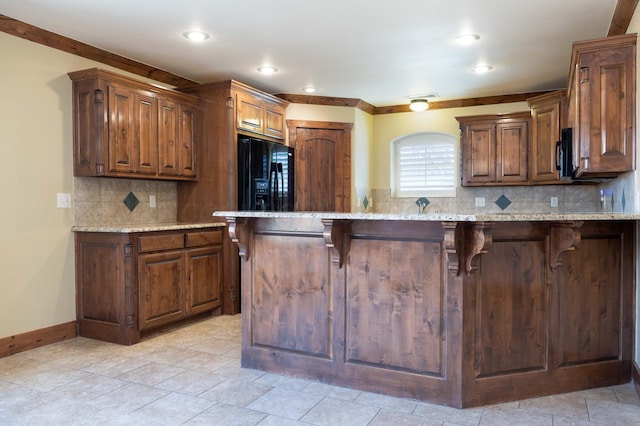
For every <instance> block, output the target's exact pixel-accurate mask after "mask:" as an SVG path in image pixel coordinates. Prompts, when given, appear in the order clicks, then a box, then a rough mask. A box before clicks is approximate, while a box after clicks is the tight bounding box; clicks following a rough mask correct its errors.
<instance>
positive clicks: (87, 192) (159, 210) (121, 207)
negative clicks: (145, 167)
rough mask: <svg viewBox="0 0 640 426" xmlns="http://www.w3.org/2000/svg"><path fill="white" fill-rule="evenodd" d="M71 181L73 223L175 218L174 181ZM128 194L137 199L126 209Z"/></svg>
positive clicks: (146, 221) (154, 221)
mask: <svg viewBox="0 0 640 426" xmlns="http://www.w3.org/2000/svg"><path fill="white" fill-rule="evenodd" d="M73 185H74V200H75V203H74V214H75V224H76V225H79V226H92V225H136V224H159V223H173V222H175V221H176V218H177V202H178V195H177V183H176V182H170V181H153V180H143V179H111V178H102V177H98V178H96V177H75V178H74V183H73ZM130 194H133V195H134V196H135V198H136V199H137V200H138V203H137V204H135V203H134V204H135V207H134V208H133V210H129V207H127V204H125V199H127V197H128V196H129V195H130ZM150 195H155V200H156V207H151V205H150V202H149V196H150ZM130 200H131V199H130V198H129V201H130ZM129 206H131V203H129Z"/></svg>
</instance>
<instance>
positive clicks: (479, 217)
mask: <svg viewBox="0 0 640 426" xmlns="http://www.w3.org/2000/svg"><path fill="white" fill-rule="evenodd" d="M213 216H215V217H256V218H280V219H284V218H290V219H343V220H349V219H353V220H408V221H444V222H449V221H450V222H536V221H554V222H557V221H585V220H640V213H493V214H450V213H423V214H397V213H337V212H257V211H218V212H214V213H213Z"/></svg>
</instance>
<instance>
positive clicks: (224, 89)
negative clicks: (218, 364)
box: [177, 80, 289, 314]
mask: <svg viewBox="0 0 640 426" xmlns="http://www.w3.org/2000/svg"><path fill="white" fill-rule="evenodd" d="M182 90H183V91H184V92H185V93H188V94H190V95H195V96H197V97H198V98H199V99H200V100H201V104H200V107H201V118H202V126H200V127H198V131H199V132H200V133H199V134H198V140H200V141H202V142H201V143H200V144H199V145H198V161H199V162H200V163H201V164H206V165H207V166H206V167H203V168H201V169H200V170H199V172H198V181H197V182H178V188H177V192H178V206H177V208H178V213H177V215H178V217H177V219H178V221H179V222H210V221H212V220H213V218H212V216H211V214H212V213H213V212H215V211H222V210H225V211H234V210H237V209H238V179H237V176H238V165H237V158H238V135H248V136H254V137H258V138H260V139H263V140H266V141H270V142H277V143H285V142H286V141H285V135H286V131H285V126H286V121H285V118H286V117H285V110H286V107H287V105H288V104H289V103H288V102H287V101H284V100H282V99H279V98H277V97H275V96H272V95H270V94H267V93H264V92H262V91H260V90H258V89H255V88H253V87H250V86H248V85H245V84H242V83H240V82H237V81H234V80H228V81H222V82H218V83H211V84H203V85H200V86H194V87H191V88H186V89H182ZM223 238H224V241H225V244H224V250H225V252H224V257H225V264H224V275H225V277H226V278H225V282H224V283H223V287H222V289H223V296H222V300H223V305H222V311H223V313H225V314H237V313H238V312H240V287H239V273H238V269H239V268H238V250H237V247H235V245H234V244H232V243H231V240H230V238H229V236H228V235H225V236H224V237H223Z"/></svg>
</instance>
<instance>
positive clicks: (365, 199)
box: [362, 195, 369, 210]
mask: <svg viewBox="0 0 640 426" xmlns="http://www.w3.org/2000/svg"><path fill="white" fill-rule="evenodd" d="M362 205H363V206H364V209H365V210H366V209H367V207H369V199H368V198H367V196H366V195H365V196H364V200H362Z"/></svg>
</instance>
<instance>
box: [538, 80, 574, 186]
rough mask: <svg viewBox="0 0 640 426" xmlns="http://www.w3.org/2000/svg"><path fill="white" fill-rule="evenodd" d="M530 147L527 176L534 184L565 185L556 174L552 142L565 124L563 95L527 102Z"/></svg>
mask: <svg viewBox="0 0 640 426" xmlns="http://www.w3.org/2000/svg"><path fill="white" fill-rule="evenodd" d="M530 105H531V144H530V147H529V152H530V156H529V174H530V177H531V181H532V182H534V183H553V184H562V183H567V182H566V181H563V180H561V179H560V173H559V171H558V170H556V142H557V141H559V140H560V131H561V129H562V127H564V126H565V124H564V123H565V122H566V117H565V115H566V111H567V106H566V99H565V95H564V93H563V92H557V93H554V94H553V95H551V96H550V95H543V96H541V97H538V98H536V100H533V101H530Z"/></svg>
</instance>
